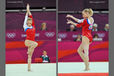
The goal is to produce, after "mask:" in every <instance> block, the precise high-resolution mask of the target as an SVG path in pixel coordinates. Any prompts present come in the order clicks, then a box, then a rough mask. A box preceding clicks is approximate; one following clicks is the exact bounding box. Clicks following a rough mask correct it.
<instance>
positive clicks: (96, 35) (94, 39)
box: [93, 34, 102, 41]
mask: <svg viewBox="0 0 114 76" xmlns="http://www.w3.org/2000/svg"><path fill="white" fill-rule="evenodd" d="M93 41H102V38H99V36H98V34H95V35H94V36H93Z"/></svg>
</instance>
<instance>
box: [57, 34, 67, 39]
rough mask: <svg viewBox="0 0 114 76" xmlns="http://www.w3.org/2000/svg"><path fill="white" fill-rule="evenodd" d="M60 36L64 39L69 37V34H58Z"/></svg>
mask: <svg viewBox="0 0 114 76" xmlns="http://www.w3.org/2000/svg"><path fill="white" fill-rule="evenodd" d="M58 37H59V38H63V39H64V38H66V37H67V34H66V33H61V34H58Z"/></svg>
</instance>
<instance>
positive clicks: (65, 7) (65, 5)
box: [58, 0, 108, 11]
mask: <svg viewBox="0 0 114 76" xmlns="http://www.w3.org/2000/svg"><path fill="white" fill-rule="evenodd" d="M58 3H59V4H58V7H59V11H82V10H83V9H84V8H92V9H93V10H108V0H59V1H58Z"/></svg>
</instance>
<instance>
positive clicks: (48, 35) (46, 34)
mask: <svg viewBox="0 0 114 76" xmlns="http://www.w3.org/2000/svg"><path fill="white" fill-rule="evenodd" d="M54 35H55V33H54V32H46V33H45V36H47V37H54Z"/></svg>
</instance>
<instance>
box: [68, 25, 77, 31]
mask: <svg viewBox="0 0 114 76" xmlns="http://www.w3.org/2000/svg"><path fill="white" fill-rule="evenodd" d="M67 31H76V28H75V26H74V25H70V29H67Z"/></svg>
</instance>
